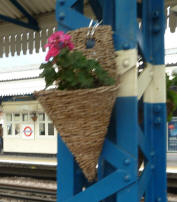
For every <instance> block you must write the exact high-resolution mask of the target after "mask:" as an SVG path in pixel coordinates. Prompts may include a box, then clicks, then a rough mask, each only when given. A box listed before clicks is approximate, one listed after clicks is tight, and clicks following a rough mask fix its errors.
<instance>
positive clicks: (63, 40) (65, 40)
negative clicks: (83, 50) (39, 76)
mask: <svg viewBox="0 0 177 202" xmlns="http://www.w3.org/2000/svg"><path fill="white" fill-rule="evenodd" d="M44 47H45V48H47V47H49V51H48V53H47V56H46V61H48V60H49V59H50V58H51V57H55V56H57V55H58V54H59V53H60V50H61V49H62V48H69V50H72V49H73V48H74V44H73V43H72V42H71V36H70V35H69V34H65V33H64V32H62V31H58V32H55V33H53V34H52V35H51V36H50V37H49V38H48V43H47V44H46V45H45V46H44Z"/></svg>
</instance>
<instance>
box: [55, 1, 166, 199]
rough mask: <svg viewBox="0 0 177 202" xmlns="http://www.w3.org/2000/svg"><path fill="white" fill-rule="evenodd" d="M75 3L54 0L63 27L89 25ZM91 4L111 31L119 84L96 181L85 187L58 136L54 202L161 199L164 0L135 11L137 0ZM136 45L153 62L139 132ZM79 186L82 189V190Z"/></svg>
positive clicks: (163, 192)
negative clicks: (139, 22)
mask: <svg viewBox="0 0 177 202" xmlns="http://www.w3.org/2000/svg"><path fill="white" fill-rule="evenodd" d="M91 1H92V0H90V2H91ZM78 2H80V3H83V2H82V1H81V0H78V1H77V0H67V1H64V0H57V6H56V17H57V21H58V23H59V27H60V28H62V29H64V30H65V31H67V30H70V29H77V28H80V27H83V26H85V27H86V26H88V24H89V21H90V20H89V19H88V18H86V17H85V16H83V15H82V14H81V13H78V12H77V11H75V10H73V9H71V7H74V5H75V6H76V5H77V9H78V8H79V10H80V8H81V7H80V6H79V4H78ZM96 4H97V5H98V4H99V5H100V7H102V12H101V10H100V9H101V8H99V9H94V10H95V12H98V13H97V15H96V16H99V18H100V16H101V15H102V16H103V22H104V24H110V25H111V26H112V27H113V30H114V33H115V34H114V35H115V36H114V38H115V41H114V42H115V49H116V51H117V52H116V53H117V55H118V59H117V60H116V61H117V66H118V73H119V75H120V76H121V78H120V82H121V87H120V91H119V95H118V98H117V100H116V103H115V106H114V110H113V113H112V119H111V123H110V126H109V131H108V136H107V140H106V141H105V144H104V148H103V151H102V154H101V157H100V161H99V168H98V181H97V182H95V183H94V184H92V185H90V186H89V187H88V184H87V183H86V180H85V178H84V177H83V175H82V173H81V171H80V169H79V168H78V166H77V165H76V163H75V162H74V160H73V157H72V155H71V153H70V152H69V151H68V149H67V148H66V146H65V144H64V143H63V142H62V140H61V139H60V137H59V141H58V174H57V176H58V201H59V202H83V201H84V202H90V201H92V202H99V201H104V202H130V201H133V202H138V201H140V199H141V197H142V196H143V195H144V194H145V201H146V202H155V201H162V202H166V173H165V166H166V165H165V164H166V157H165V156H166V154H165V151H166V150H165V149H166V130H165V125H166V119H165V117H166V110H165V79H164V78H165V77H164V76H165V74H164V44H163V36H164V14H163V0H157V1H156V2H154V1H153V0H143V5H142V6H141V5H140V4H139V6H138V13H137V2H136V0H124V1H121V0H111V1H108V0H104V1H101V0H93V2H92V6H94V5H96ZM141 9H142V10H141ZM111 11H112V12H111ZM137 16H138V17H142V31H141V30H139V28H138V25H137ZM71 19H72V20H71ZM138 43H139V44H138ZM137 45H139V47H140V49H141V53H142V54H143V57H144V58H145V60H146V62H148V63H150V64H151V65H153V72H152V73H153V76H154V78H153V81H152V82H151V84H150V86H149V87H148V89H147V90H146V91H145V94H144V131H141V129H140V128H139V127H138V107H137V105H138V92H137V88H138V86H137V68H136V62H137ZM158 76H159V78H158ZM156 81H157V82H156ZM143 132H144V134H143ZM138 144H139V146H140V148H141V150H142V152H143V153H144V155H145V157H146V162H145V169H144V171H143V174H142V175H141V177H139V178H138V171H137V165H138V162H137V161H138V160H137V157H138V154H137V153H138V152H137V149H138ZM76 179H77V183H76ZM82 187H86V190H85V191H84V192H82ZM138 189H139V190H138Z"/></svg>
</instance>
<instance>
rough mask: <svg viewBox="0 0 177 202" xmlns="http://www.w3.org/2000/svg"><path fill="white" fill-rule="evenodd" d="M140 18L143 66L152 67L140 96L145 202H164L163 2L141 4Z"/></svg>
mask: <svg viewBox="0 0 177 202" xmlns="http://www.w3.org/2000/svg"><path fill="white" fill-rule="evenodd" d="M142 15H143V16H142V18H143V21H142V22H143V30H142V31H143V43H144V53H145V57H146V60H147V62H149V63H151V64H152V65H153V81H152V83H151V85H150V86H149V89H148V90H147V92H146V93H145V96H144V102H145V103H144V112H145V114H144V134H145V136H146V137H147V140H148V142H149V144H150V165H151V172H152V173H151V178H150V181H149V184H148V186H147V189H146V192H145V201H146V202H149V201H152V202H155V201H160V202H166V201H167V195H166V184H167V183H166V103H165V102H166V94H165V89H166V86H165V65H164V29H165V17H164V0H157V1H153V0H144V1H143V12H142ZM146 180H147V179H146Z"/></svg>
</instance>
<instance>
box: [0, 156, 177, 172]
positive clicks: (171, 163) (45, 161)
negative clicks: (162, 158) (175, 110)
mask: <svg viewBox="0 0 177 202" xmlns="http://www.w3.org/2000/svg"><path fill="white" fill-rule="evenodd" d="M0 163H5V164H8V163H10V164H26V165H41V166H42V165H43V166H54V167H56V166H57V159H56V157H46V156H25V155H22V156H21V155H10V154H8V155H7V154H1V155H0ZM167 173H176V174H177V153H167Z"/></svg>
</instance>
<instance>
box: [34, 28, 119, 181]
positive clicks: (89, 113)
mask: <svg viewBox="0 0 177 202" xmlns="http://www.w3.org/2000/svg"><path fill="white" fill-rule="evenodd" d="M87 31H88V28H82V29H79V30H76V31H72V32H69V34H70V35H71V36H72V41H74V44H75V49H79V50H80V51H82V52H83V53H84V55H85V56H86V57H87V58H94V59H97V60H98V61H99V63H100V64H101V65H102V66H103V67H104V68H105V69H106V70H107V71H108V73H109V74H110V75H111V76H112V77H114V78H116V65H115V53H114V48H113V42H112V31H111V27H110V26H100V27H98V28H97V30H96V32H95V35H94V39H95V42H96V43H95V46H94V47H93V48H92V49H86V45H85V44H86V35H87ZM93 53H94V54H93ZM116 79H117V78H116ZM117 91H118V85H117V84H116V85H113V86H103V87H99V88H94V89H79V90H56V89H53V90H43V91H39V92H36V93H35V95H36V97H37V99H38V100H39V102H40V103H41V105H42V106H43V108H44V110H45V111H46V113H47V114H48V116H49V117H50V118H51V120H52V121H53V123H54V125H55V127H56V129H57V130H58V132H59V134H60V136H61V138H62V140H63V141H64V142H65V143H66V145H67V147H68V148H69V150H70V151H71V152H72V154H73V155H74V157H75V159H76V161H77V162H78V164H79V166H80V168H81V169H82V171H83V173H84V175H85V176H86V177H87V179H88V181H93V180H94V179H95V177H96V165H97V163H98V158H99V155H100V153H101V151H102V145H103V142H104V138H105V135H106V133H107V127H108V124H109V121H110V116H111V112H112V108H113V105H114V102H115V99H116V97H117Z"/></svg>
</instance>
